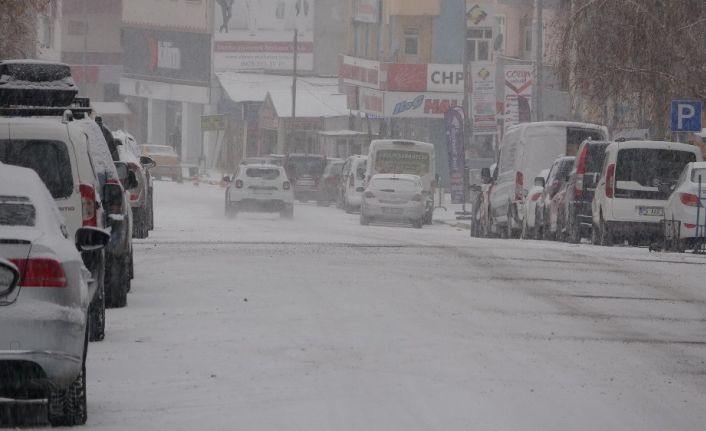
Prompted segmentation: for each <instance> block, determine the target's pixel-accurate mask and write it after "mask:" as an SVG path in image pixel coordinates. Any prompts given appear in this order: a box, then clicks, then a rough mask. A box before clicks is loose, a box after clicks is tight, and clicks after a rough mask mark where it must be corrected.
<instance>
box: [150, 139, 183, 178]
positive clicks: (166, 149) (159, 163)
mask: <svg viewBox="0 0 706 431" xmlns="http://www.w3.org/2000/svg"><path fill="white" fill-rule="evenodd" d="M140 155H142V156H148V157H150V158H151V159H152V160H154V162H155V163H156V166H155V167H154V168H152V169H150V174H151V175H152V176H153V177H154V178H155V179H156V180H158V181H159V180H161V179H162V177H169V178H171V180H172V181H176V182H177V183H181V182H183V181H184V179H183V177H182V167H181V159H180V158H179V155H178V154H177V152H176V150H174V148H172V147H170V146H168V145H152V144H146V145H141V146H140Z"/></svg>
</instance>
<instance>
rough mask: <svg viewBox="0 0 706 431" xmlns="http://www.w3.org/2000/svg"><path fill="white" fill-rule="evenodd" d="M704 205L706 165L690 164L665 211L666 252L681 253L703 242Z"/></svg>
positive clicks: (705, 221)
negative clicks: (675, 251) (670, 250)
mask: <svg viewBox="0 0 706 431" xmlns="http://www.w3.org/2000/svg"><path fill="white" fill-rule="evenodd" d="M699 182H700V183H701V186H700V187H699ZM705 205H706V162H696V163H689V164H688V165H687V166H686V168H684V172H683V173H682V175H681V177H680V178H679V181H677V183H676V185H675V186H674V191H673V192H672V195H671V196H670V197H669V200H667V205H666V206H665V207H664V227H665V232H664V236H665V239H666V240H667V241H666V244H667V248H669V249H673V250H678V251H684V250H686V249H687V248H693V247H695V246H696V245H697V243H699V242H703V241H704V239H706V208H705Z"/></svg>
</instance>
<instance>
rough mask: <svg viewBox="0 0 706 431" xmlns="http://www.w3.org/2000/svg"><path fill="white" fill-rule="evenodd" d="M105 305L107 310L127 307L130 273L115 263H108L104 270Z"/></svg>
mask: <svg viewBox="0 0 706 431" xmlns="http://www.w3.org/2000/svg"><path fill="white" fill-rule="evenodd" d="M105 286H106V290H105V305H106V307H107V308H123V307H125V306H126V305H127V292H128V290H129V288H130V272H129V269H128V268H125V267H124V266H123V265H118V264H117V262H110V263H109V264H108V265H106V269H105Z"/></svg>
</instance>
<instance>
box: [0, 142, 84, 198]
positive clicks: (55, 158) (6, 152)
mask: <svg viewBox="0 0 706 431" xmlns="http://www.w3.org/2000/svg"><path fill="white" fill-rule="evenodd" d="M0 162H3V163H6V164H8V165H17V166H22V167H23V168H30V169H34V171H36V172H37V174H39V177H40V178H41V179H42V181H44V184H45V185H46V186H47V188H48V189H49V192H50V193H51V195H52V196H53V197H54V199H59V198H66V197H69V196H71V194H72V193H73V187H74V181H73V174H72V171H71V159H70V158H69V152H68V150H67V148H66V144H65V143H63V142H61V141H45V140H0Z"/></svg>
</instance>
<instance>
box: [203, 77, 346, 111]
mask: <svg viewBox="0 0 706 431" xmlns="http://www.w3.org/2000/svg"><path fill="white" fill-rule="evenodd" d="M216 75H217V76H218V80H219V81H220V83H221V87H223V91H224V92H225V93H226V94H227V95H228V98H230V100H232V101H233V102H264V100H265V98H266V97H267V94H269V95H270V97H271V98H272V103H273V104H274V106H275V109H276V111H277V115H278V116H279V117H280V118H288V117H291V116H292V77H291V76H284V75H265V74H256V73H238V72H223V73H217V74H216ZM348 114H349V110H348V102H347V96H346V95H345V94H341V93H339V91H338V79H337V78H318V77H301V78H299V79H298V80H297V117H305V118H314V117H315V118H318V117H340V116H347V115H348Z"/></svg>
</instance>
